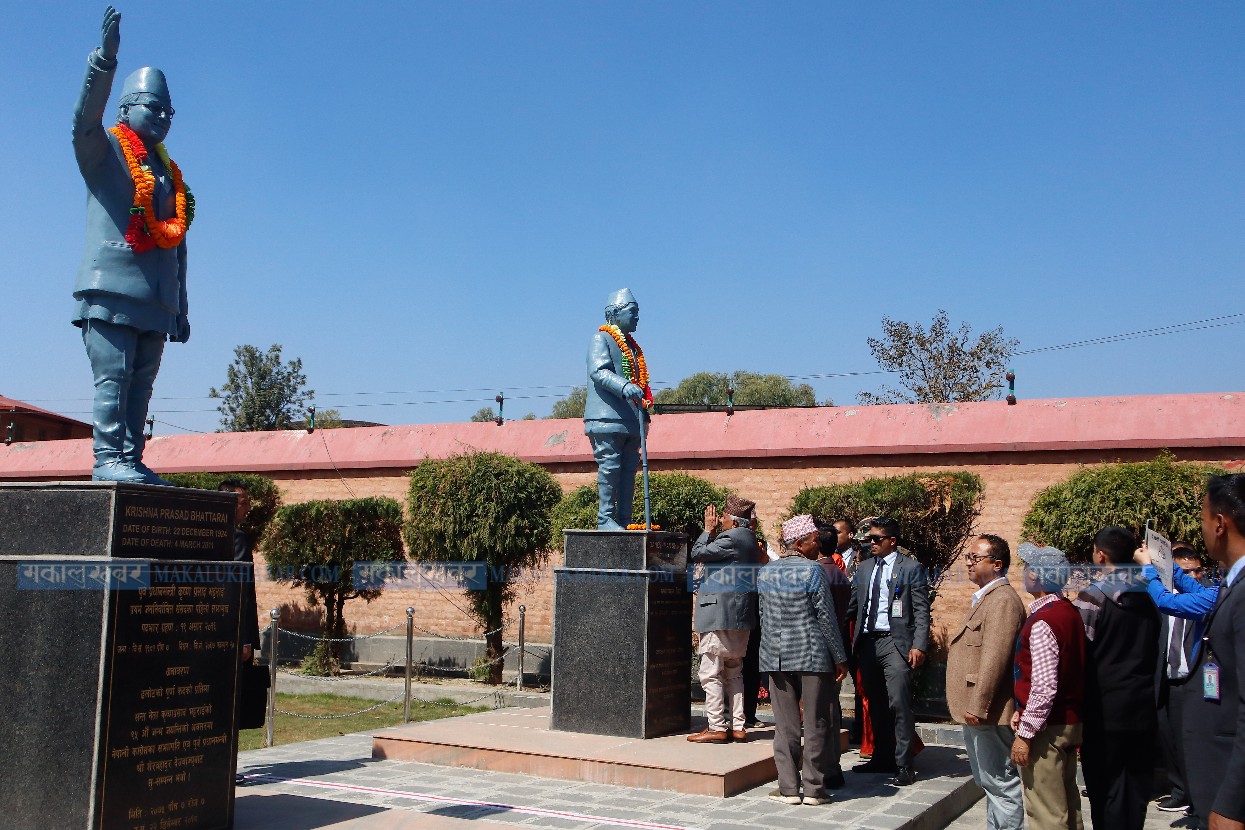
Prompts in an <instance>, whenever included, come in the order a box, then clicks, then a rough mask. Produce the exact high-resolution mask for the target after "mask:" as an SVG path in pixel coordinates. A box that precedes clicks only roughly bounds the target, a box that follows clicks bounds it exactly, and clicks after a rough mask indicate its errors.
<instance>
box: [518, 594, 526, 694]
mask: <svg viewBox="0 0 1245 830" xmlns="http://www.w3.org/2000/svg"><path fill="white" fill-rule="evenodd" d="M526 620H527V606H525V605H520V606H519V691H520V692H521V691H523V654H524V652H526V651H527V642H526V641H527V637H526V636H525V634H524V632H523V626H524V624H525V622H526Z"/></svg>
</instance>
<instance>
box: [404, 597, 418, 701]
mask: <svg viewBox="0 0 1245 830" xmlns="http://www.w3.org/2000/svg"><path fill="white" fill-rule="evenodd" d="M414 662H415V609H414V608H408V609H406V696H405V697H404V699H403V702H402V722H403V723H410V722H411V667H412V665H413V664H414Z"/></svg>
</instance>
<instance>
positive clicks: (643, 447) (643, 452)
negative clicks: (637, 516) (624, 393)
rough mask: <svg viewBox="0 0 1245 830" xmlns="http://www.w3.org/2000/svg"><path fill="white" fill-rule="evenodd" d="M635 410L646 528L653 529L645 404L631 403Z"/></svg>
mask: <svg viewBox="0 0 1245 830" xmlns="http://www.w3.org/2000/svg"><path fill="white" fill-rule="evenodd" d="M631 407H632V408H633V409H634V410H635V414H636V418H637V419H638V420H639V422H640V464H641V470H642V471H643V475H644V529H645V530H652V529H653V513H652V508H651V505H650V503H649V499H648V441H647V440H646V438H645V432H647V430H646V429H645V428H644V426H645V424H644V404H643V403H639V404H635V403H633V404H631Z"/></svg>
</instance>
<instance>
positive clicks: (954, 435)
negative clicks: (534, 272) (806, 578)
mask: <svg viewBox="0 0 1245 830" xmlns="http://www.w3.org/2000/svg"><path fill="white" fill-rule="evenodd" d="M648 446H649V457H650V458H652V459H656V460H662V459H665V460H678V459H692V458H705V459H713V458H762V457H793V456H797V457H798V456H858V455H895V454H906V453H960V452H1032V451H1051V450H1078V449H1117V448H1118V449H1125V448H1135V449H1146V448H1151V449H1152V448H1161V447H1171V448H1177V447H1219V446H1245V393H1229V394H1222V393H1220V394H1201V395H1138V396H1129V397H1110V398H1071V399H1067V400H1030V401H1021V402H1020V403H1018V404H1017V405H1016V406H1008V405H1007V404H1006V403H1004V402H1002V401H990V402H985V403H968V404H948V405H896V406H856V407H853V406H836V407H817V408H808V409H771V410H754V411H748V412H738V413H736V414H735V415H732V416H730V417H728V416H726V415H725V414H723V413H694V414H683V415H662V416H658V417H656V418H655V420H654V422H653V428H652V432H651V434H650V438H649V445H648ZM473 450H489V451H494V452H500V453H506V454H508V455H514V456H517V457H519V458H522V459H524V460H527V461H532V462H536V463H540V464H556V463H582V462H589V461H591V460H592V452H591V450H590V449H589V446H588V441H587V439H586V438H585V436H584V435H583V423H582V422H581V421H579V420H556V421H555V420H536V421H509V422H507V423H506V424H505V425H503V426H500V427H499V426H497V425H496V424H493V423H454V424H415V425H410V426H393V427H357V428H350V429H330V430H316V432H315V433H312V434H308V433H307V432H306V431H304V430H290V431H286V432H249V433H212V434H207V435H177V436H160V437H157V438H155V439H153V440H152V441H151V442H150V443H149V444H148V446H147V452H146V454H145V455H144V459H145V460H146V462H147V463H148V464H149V466H151V467H153V468H154V469H157V470H160V471H162V472H200V471H206V472H226V471H252V472H265V471H277V470H285V471H297V470H323V469H331V468H332V467H333V464H334V463H336V465H337V467H339V468H341V469H376V468H394V467H397V468H408V467H413V466H415V465H416V464H418V463H419V462H420V461H421V460H422V459H424V458H444V457H446V456H449V455H453V454H456V453H462V452H469V451H473ZM330 457H331V460H330ZM91 463H92V456H91V442H90V441H89V440H72V441H45V442H37V443H27V444H13V445H12V446H8V447H4V446H0V479H7V480H20V479H23V478H55V477H73V478H78V477H82V476H89V475H90V470H91Z"/></svg>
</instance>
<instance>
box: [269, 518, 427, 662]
mask: <svg viewBox="0 0 1245 830" xmlns="http://www.w3.org/2000/svg"><path fill="white" fill-rule="evenodd" d="M264 556H265V557H266V558H267V560H268V568H269V571H270V573H272V574H273V576H274V578H275V579H276V580H277V581H278V582H282V583H287V584H289V585H292V586H293V587H295V588H302V589H304V590H305V591H306V592H307V601H308V602H309V603H311V605H313V606H316V605H320V604H323V605H324V626H323V629H322V630H323V633H324V636H326V637H334V638H341V637H344V636H345V635H346V618H345V614H344V606H345V604H346V602H347V600H351V599H356V598H361V599H363V600H364V601H366V602H371V601H372V600H374V599H376V598H377V597H378V596H380V594H381V591H380V589H366V590H360V589H358V588H356V587H355V584H354V563H355V562H401V561H404V560H405V559H406V557H405V555H404V554H403V552H402V506H401V505H400V504H398V502H397V501H396V500H395V499H390V498H362V499H344V500H341V501H334V500H323V501H307V502H303V503H301V504H290V505H286V506H285V507H282V508H281V509H280V510H278V511H277V516H276V518H275V519H274V520H273V522H272V524H271V525H270V526H269V528H268V533H267V535H266V536H265V537H264ZM340 653H341V649H340V645H339V644H338V643H325V642H322V643H320V644H319V645H318V646H317V648H316V654H315V655H314V657H313V658H312V660H311V661H310V662H311V663H312V664H313V665H315V666H318V667H319V668H318V670H317V671H316V673H326V672H327V671H330V670H333V669H335V668H336V662H337V659H338V657H339V655H340Z"/></svg>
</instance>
